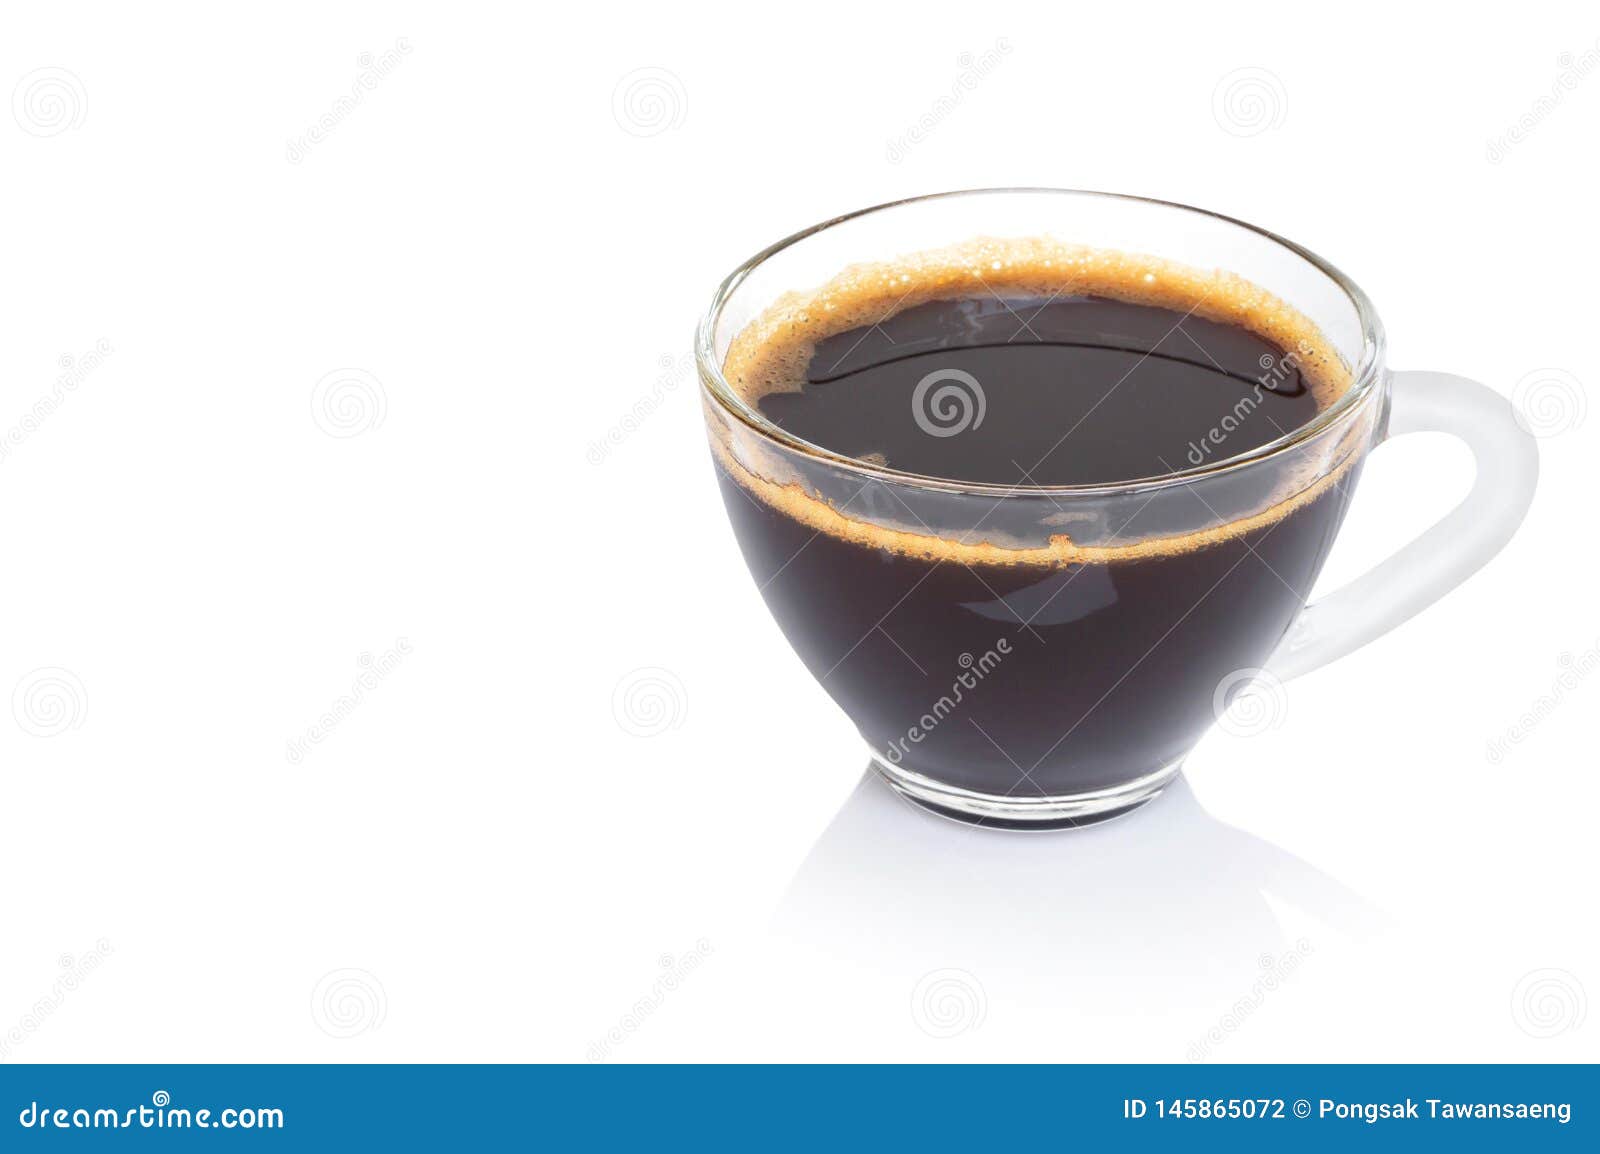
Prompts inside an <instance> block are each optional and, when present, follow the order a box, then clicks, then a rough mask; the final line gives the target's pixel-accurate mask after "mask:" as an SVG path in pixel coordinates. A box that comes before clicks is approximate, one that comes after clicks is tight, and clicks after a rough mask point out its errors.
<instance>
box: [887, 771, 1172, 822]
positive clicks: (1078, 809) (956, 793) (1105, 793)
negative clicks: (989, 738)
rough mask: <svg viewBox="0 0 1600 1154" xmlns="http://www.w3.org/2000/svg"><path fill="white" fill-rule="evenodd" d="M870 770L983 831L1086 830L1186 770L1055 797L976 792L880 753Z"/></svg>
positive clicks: (1153, 793)
mask: <svg viewBox="0 0 1600 1154" xmlns="http://www.w3.org/2000/svg"><path fill="white" fill-rule="evenodd" d="M872 767H873V768H874V769H876V770H877V771H878V773H879V775H880V776H882V777H883V779H884V780H885V781H887V782H888V783H889V785H890V787H891V788H893V789H894V791H895V792H896V793H898V794H900V795H901V796H902V797H904V798H906V799H907V800H909V801H912V802H915V803H916V804H917V805H919V806H921V807H922V808H923V809H926V810H928V811H929V812H931V813H935V814H938V815H939V816H940V817H947V818H950V819H952V820H954V821H959V822H963V823H965V824H967V825H978V826H982V827H984V828H985V829H1011V830H1023V831H1041V832H1042V831H1045V830H1055V829H1082V828H1083V827H1084V826H1089V825H1095V824H1098V823H1099V822H1102V821H1109V820H1110V819H1111V818H1114V817H1121V816H1122V815H1123V814H1125V813H1131V812H1133V811H1134V810H1136V809H1138V808H1139V807H1140V806H1141V805H1144V804H1145V802H1147V801H1149V800H1151V799H1152V798H1154V797H1155V796H1156V795H1157V794H1158V793H1160V792H1161V791H1162V790H1163V789H1165V788H1166V786H1167V783H1168V782H1170V781H1171V780H1172V779H1173V778H1175V777H1177V776H1178V772H1179V771H1180V770H1181V769H1182V768H1183V761H1182V760H1181V759H1180V760H1178V761H1175V762H1173V763H1172V764H1171V765H1164V766H1162V767H1161V768H1160V769H1158V770H1156V771H1155V772H1153V773H1147V774H1145V775H1144V776H1142V777H1137V778H1135V779H1134V780H1132V781H1129V782H1125V783H1123V784H1122V785H1117V786H1112V787H1110V788H1108V789H1097V790H1091V791H1089V792H1087V793H1073V794H1061V795H1057V796H1053V797H1019V796H1014V795H1007V794H996V793H978V792H977V791H976V790H970V789H962V788H961V787H960V786H955V785H946V784H944V783H943V782H938V781H934V780H933V779H932V778H931V777H924V776H923V775H922V774H920V773H916V772H914V771H913V770H909V769H906V768H905V767H904V766H899V765H890V764H889V763H888V762H886V761H884V760H883V759H882V758H880V757H879V756H877V754H876V753H874V754H873V755H872Z"/></svg>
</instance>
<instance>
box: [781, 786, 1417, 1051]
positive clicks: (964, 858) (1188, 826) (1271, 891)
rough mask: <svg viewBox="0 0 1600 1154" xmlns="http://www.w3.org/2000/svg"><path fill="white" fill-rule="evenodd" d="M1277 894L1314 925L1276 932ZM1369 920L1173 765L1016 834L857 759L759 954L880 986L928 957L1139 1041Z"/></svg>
mask: <svg viewBox="0 0 1600 1154" xmlns="http://www.w3.org/2000/svg"><path fill="white" fill-rule="evenodd" d="M1174 863H1179V864H1178V867H1177V868H1175V866H1174ZM1284 907H1289V908H1293V909H1295V910H1298V911H1300V912H1301V913H1303V914H1304V915H1306V916H1307V917H1308V918H1309V921H1308V922H1306V923H1305V924H1314V925H1315V926H1316V927H1318V928H1317V929H1316V930H1315V931H1314V933H1313V936H1312V938H1311V939H1310V940H1309V941H1302V929H1301V928H1295V929H1293V930H1286V929H1285V928H1284V925H1283V922H1282V921H1281V919H1280V916H1279V914H1278V912H1277V910H1279V909H1282V908H1284ZM1385 923H1386V919H1385V918H1384V916H1383V915H1382V914H1381V913H1379V911H1377V910H1376V909H1375V908H1374V907H1373V906H1372V905H1371V904H1370V903H1369V902H1368V901H1367V900H1366V899H1365V898H1363V897H1361V896H1360V895H1358V894H1356V893H1354V892H1352V891H1351V890H1349V889H1348V888H1347V887H1345V886H1344V885H1343V884H1342V883H1340V882H1338V881H1336V880H1334V879H1333V878H1330V877H1328V876H1327V875H1325V874H1323V873H1322V872H1320V871H1319V870H1317V869H1316V868H1314V867H1313V866H1311V865H1309V864H1307V863H1306V862H1304V861H1302V860H1300V859H1299V858H1297V857H1295V856H1294V855H1292V854H1290V853H1288V852H1286V851H1285V850H1283V849H1281V848H1280V847H1278V846H1275V845H1273V844H1271V843H1270V842H1267V841H1263V840H1262V839H1260V838H1258V837H1256V836H1254V835H1252V834H1250V833H1247V832H1245V831H1243V830H1240V829H1237V828H1235V827H1233V826H1230V825H1227V824H1226V823H1224V822H1221V821H1219V820H1217V819H1216V818H1214V817H1212V816H1211V815H1210V814H1209V813H1207V812H1206V811H1205V809H1204V808H1202V807H1201V805H1200V804H1199V802H1198V801H1197V800H1196V799H1195V796H1194V794H1193V792H1192V791H1191V789H1190V787H1189V785H1188V783H1187V782H1186V781H1185V780H1184V778H1183V777H1182V776H1180V777H1178V778H1177V779H1176V780H1175V781H1174V782H1173V783H1172V784H1171V785H1170V786H1169V787H1168V788H1167V789H1166V791H1164V792H1163V794H1162V795H1161V796H1160V798H1159V799H1158V800H1157V801H1155V802H1153V803H1152V804H1151V805H1149V806H1147V807H1145V808H1144V809H1142V810H1141V811H1140V812H1138V813H1137V814H1135V815H1132V816H1130V817H1128V818H1127V819H1125V820H1124V821H1117V822H1112V823H1109V824H1107V825H1106V826H1105V827H1104V828H1099V829H1091V830H1085V831H1084V833H1083V836H1082V837H1074V838H1016V837H1007V836H1005V835H1004V834H1003V833H1000V832H993V831H989V830H986V829H965V828H961V827H958V826H956V825H953V824H951V823H949V822H941V821H937V820H931V819H930V818H929V817H928V816H927V815H926V814H925V813H923V812H921V811H920V810H919V809H917V807H915V806H913V805H909V804H907V803H906V802H905V801H904V800H903V799H901V798H899V797H897V796H896V795H895V793H894V792H893V791H892V790H890V789H889V788H887V787H886V785H885V783H884V782H882V781H881V780H879V778H878V775H877V774H875V773H873V772H871V771H869V772H868V774H867V775H866V776H865V777H864V778H863V780H862V782H861V784H860V785H859V786H858V787H857V788H856V790H855V792H854V793H853V794H852V795H851V796H850V799H849V800H848V801H847V802H846V803H845V804H844V806H843V808H842V809H841V810H840V811H839V813H838V814H837V815H836V816H835V817H834V819H833V821H832V822H831V823H830V824H829V825H828V828H827V829H826V830H824V831H823V833H822V835H821V836H820V837H819V838H818V839H817V841H816V844H815V845H814V846H813V847H812V849H811V851H810V853H809V854H808V855H807V856H806V859H805V861H804V863H803V864H802V865H801V866H800V868H799V870H798V871H797V872H796V874H795V877H794V879H793V881H792V882H791V883H790V886H789V889H788V891H787V892H786V893H785V895H784V898H783V900H782V902H781V903H780V906H779V909H778V911H777V914H776V916H775V919H774V926H773V930H774V935H775V941H774V943H773V945H774V949H773V954H774V957H778V958H783V959H786V961H785V962H784V964H787V965H791V966H794V967H795V968H797V969H804V968H807V967H816V966H823V965H829V966H842V967H848V969H849V971H850V973H851V975H852V981H857V982H859V983H860V984H861V985H862V987H863V990H864V991H867V990H870V991H872V992H873V994H874V996H878V997H889V998H894V997H897V996H899V986H900V985H901V984H903V983H905V982H907V981H908V980H910V979H911V978H913V977H915V976H916V975H919V974H921V973H923V972H924V971H926V970H927V969H928V967H929V966H930V965H932V964H935V963H937V964H939V965H944V966H953V967H959V968H961V969H964V970H967V971H969V972H970V973H972V974H973V975H975V976H976V978H977V979H978V980H979V981H980V982H982V983H983V985H984V987H985V989H986V990H987V992H988V994H989V995H990V996H992V997H995V998H1001V997H1005V998H1007V999H1008V1000H1009V1001H1011V1002H1013V1003H1014V1004H1015V1005H1018V1006H1026V1007H1030V1008H1031V1010H1033V1011H1037V1010H1038V1009H1039V1008H1043V1007H1051V1012H1052V1013H1059V1014H1061V1015H1063V1016H1066V1017H1071V1016H1075V1015H1089V1016H1094V1017H1105V1018H1112V1019H1115V1018H1124V1017H1128V1016H1130V1015H1133V1016H1141V1015H1142V1016H1146V1017H1149V1018H1150V1019H1151V1021H1152V1022H1153V1023H1155V1024H1156V1025H1159V1026H1160V1028H1159V1029H1155V1028H1154V1027H1153V1030H1152V1033H1151V1035H1150V1037H1149V1038H1148V1039H1146V1040H1150V1041H1153V1040H1156V1039H1160V1040H1161V1042H1162V1044H1164V1045H1170V1044H1171V1041H1172V1039H1171V1032H1172V1028H1173V1025H1172V1024H1173V1023H1174V1022H1183V1021H1192V1022H1193V1023H1194V1028H1193V1031H1192V1033H1193V1035H1194V1037H1193V1038H1190V1037H1185V1039H1184V1044H1185V1045H1187V1044H1188V1042H1189V1041H1191V1040H1194V1039H1195V1038H1199V1037H1200V1036H1201V1032H1202V1030H1203V1029H1204V1028H1205V1027H1206V1025H1207V1024H1208V1022H1209V1021H1210V1019H1211V1018H1213V1017H1215V1015H1216V1014H1218V1013H1219V1012H1220V1010H1221V1009H1223V1008H1226V1007H1228V1006H1231V1005H1232V1004H1233V1003H1234V1002H1236V1001H1237V1000H1238V999H1240V998H1246V997H1250V996H1251V995H1252V990H1253V988H1254V987H1255V986H1256V985H1257V984H1258V983H1261V984H1269V983H1273V982H1277V981H1280V980H1281V982H1282V984H1285V985H1287V984H1291V983H1292V982H1295V981H1298V980H1300V977H1299V974H1298V973H1296V972H1295V971H1296V970H1297V969H1298V967H1300V966H1301V965H1302V963H1306V964H1309V963H1308V962H1307V959H1308V958H1309V957H1310V956H1311V955H1314V954H1315V953H1316V952H1318V951H1324V950H1326V949H1330V948H1332V946H1333V944H1334V943H1333V942H1331V941H1330V940H1329V937H1330V935H1331V937H1332V938H1333V939H1334V940H1335V941H1337V940H1345V941H1349V940H1357V941H1359V940H1362V939H1365V938H1367V937H1369V936H1371V935H1372V934H1374V933H1376V932H1377V931H1378V930H1379V929H1380V928H1381V927H1382V926H1383V925H1384V924H1385ZM815 984H816V985H817V987H818V988H819V989H822V990H826V991H830V992H832V991H835V990H836V989H837V983H835V982H817V983H815ZM863 1001H864V1002H865V1001H867V999H866V998H865V997H864V998H863ZM1161 1023H1165V1024H1164V1025H1162V1024H1161ZM1175 1056H1178V1057H1181V1055H1175Z"/></svg>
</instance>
